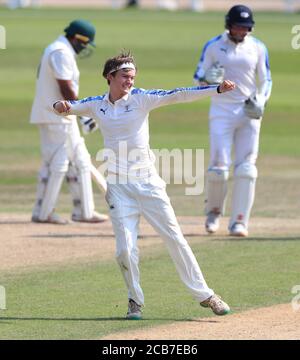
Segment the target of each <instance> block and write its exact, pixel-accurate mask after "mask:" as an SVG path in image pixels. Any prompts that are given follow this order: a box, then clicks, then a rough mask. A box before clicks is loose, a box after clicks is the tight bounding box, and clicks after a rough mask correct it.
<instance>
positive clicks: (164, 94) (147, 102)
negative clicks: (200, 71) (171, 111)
mask: <svg viewBox="0 0 300 360" xmlns="http://www.w3.org/2000/svg"><path fill="white" fill-rule="evenodd" d="M217 87H218V85H208V86H196V87H188V88H176V89H173V90H159V89H154V90H142V89H138V90H137V91H138V92H139V94H140V97H141V100H142V106H143V107H144V108H145V109H146V110H147V111H151V110H153V109H156V108H158V107H161V106H164V105H170V104H177V103H184V102H192V101H196V100H200V99H202V98H204V97H208V96H213V95H216V94H217Z"/></svg>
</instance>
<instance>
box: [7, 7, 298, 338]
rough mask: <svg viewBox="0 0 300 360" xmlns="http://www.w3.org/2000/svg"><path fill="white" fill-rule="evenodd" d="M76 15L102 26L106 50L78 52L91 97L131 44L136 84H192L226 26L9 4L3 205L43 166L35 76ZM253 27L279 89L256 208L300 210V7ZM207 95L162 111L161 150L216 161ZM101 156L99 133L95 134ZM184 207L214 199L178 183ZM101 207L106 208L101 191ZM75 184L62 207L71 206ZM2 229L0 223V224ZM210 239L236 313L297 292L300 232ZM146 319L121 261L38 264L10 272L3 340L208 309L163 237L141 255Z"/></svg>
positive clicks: (25, 198)
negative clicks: (135, 311)
mask: <svg viewBox="0 0 300 360" xmlns="http://www.w3.org/2000/svg"><path fill="white" fill-rule="evenodd" d="M75 18H86V19H88V20H91V21H92V22H93V23H94V24H95V25H96V27H97V37H96V43H97V48H96V49H95V53H94V55H93V56H92V57H90V58H88V59H82V60H79V62H78V64H79V68H80V70H81V93H80V94H81V97H85V96H90V95H97V94H102V93H103V92H104V91H105V89H106V83H105V81H104V79H102V78H101V71H102V65H103V62H104V61H105V59H106V58H107V57H108V56H111V55H113V54H116V53H117V52H118V51H119V50H120V49H121V48H127V49H128V48H129V49H131V50H132V51H133V53H134V54H135V55H136V59H137V63H138V67H139V74H138V77H137V80H136V86H137V87H144V88H165V89H168V88H173V87H177V86H190V85H192V84H193V82H192V77H193V72H194V70H195V66H196V64H197V62H198V57H199V55H200V51H201V48H202V46H203V44H204V43H205V41H207V40H208V39H210V38H211V37H213V36H215V35H217V34H219V33H221V32H222V31H223V22H224V16H223V13H204V14H195V13H190V12H172V13H169V12H164V11H161V12H156V11H142V10H132V11H108V10H105V11H104V10H89V11H87V10H70V9H68V10H66V11H64V10H62V9H59V10H56V9H44V10H42V9H37V10H28V9H25V10H16V11H9V10H7V9H4V8H0V24H1V25H4V26H5V27H6V32H7V49H6V50H0V64H1V66H0V84H1V87H0V103H1V111H0V213H1V212H2V213H14V212H20V213H28V216H30V215H29V214H30V212H31V208H32V204H33V202H34V196H35V182H36V174H37V171H38V168H39V161H40V155H39V136H38V131H37V128H36V127H35V126H33V125H29V114H30V108H31V103H32V100H33V97H34V88H35V74H36V69H37V66H38V63H39V58H40V56H41V54H42V51H43V49H44V47H45V46H46V45H48V43H50V42H51V41H52V40H54V39H55V38H56V37H57V36H58V34H59V33H61V31H62V29H63V28H64V27H65V26H66V24H67V23H68V22H69V21H71V20H73V19H75ZM255 20H256V23H257V26H256V29H255V36H257V37H258V38H259V39H261V40H262V41H264V42H265V43H266V45H267V46H268V48H269V54H270V63H271V70H272V76H273V83H274V85H273V93H272V97H271V99H270V101H269V104H268V107H267V110H266V114H265V117H264V120H263V126H262V133H261V143H260V157H259V161H258V169H259V174H260V177H259V179H258V186H257V198H256V202H255V206H254V209H253V215H254V216H269V217H276V218H278V219H280V218H281V217H283V218H285V217H288V218H295V219H296V221H297V219H299V205H300V192H299V179H300V168H299V156H300V146H299V133H300V123H299V93H300V85H299V84H300V72H299V65H298V64H299V54H300V50H298V51H297V50H293V49H292V48H291V39H292V34H291V29H292V27H293V25H295V24H298V23H299V15H291V14H288V15H287V14H277V13H259V14H257V15H256V17H255ZM208 106H209V101H208V100H205V101H201V102H198V103H193V104H185V105H176V106H170V107H166V108H162V109H159V110H156V111H154V112H153V113H152V119H151V122H150V127H151V145H152V147H153V148H157V149H160V148H169V149H172V148H178V147H179V148H182V149H183V148H193V149H196V148H203V149H204V150H205V160H206V162H207V160H208V124H207V112H208ZM86 143H87V146H88V148H89V150H90V152H91V154H92V157H93V158H95V156H96V153H97V151H98V150H99V149H101V148H102V139H101V136H100V135H99V134H92V135H90V136H89V137H86ZM168 191H169V194H170V195H171V198H172V202H173V204H174V208H175V211H176V213H177V214H180V215H200V214H203V201H204V196H203V195H201V196H199V197H195V196H190V197H188V196H184V192H183V187H180V186H172V185H170V186H169V188H168ZM96 203H97V207H98V208H99V209H100V210H101V211H106V208H105V204H104V200H103V197H102V195H99V194H98V193H97V195H96ZM70 208H71V205H70V197H69V194H68V191H67V189H66V187H64V189H63V193H62V195H61V196H60V203H59V209H58V210H59V211H63V212H68V211H70ZM0 226H1V225H0ZM219 240H220V241H218V239H216V241H212V240H209V241H208V240H207V241H204V242H203V243H201V244H197V239H195V241H194V240H193V249H194V250H195V253H196V255H197V257H198V259H199V261H200V263H201V265H202V268H203V271H204V273H205V274H206V277H207V280H208V282H209V284H210V285H211V286H212V287H214V288H215V289H216V291H217V292H220V293H221V294H222V295H223V296H224V298H225V299H226V300H228V302H230V305H231V306H232V308H233V309H234V311H242V310H246V309H248V308H253V307H260V306H267V305H272V304H276V303H282V302H289V301H290V300H291V288H292V286H294V285H295V284H297V283H298V282H299V271H298V270H299V265H298V264H299V255H298V254H299V245H300V242H299V240H300V238H299V236H298V235H297V234H295V236H294V237H284V236H282V237H277V238H275V237H273V235H272V234H270V235H269V236H267V237H266V239H249V240H243V241H229V240H228V241H226V240H225V239H219ZM142 255H143V256H142V262H141V271H142V285H143V287H144V290H145V295H146V308H145V311H144V313H145V319H146V320H145V321H142V322H126V321H124V320H122V319H121V317H123V316H124V313H125V312H126V303H127V299H126V291H125V287H124V284H123V280H122V278H121V274H120V273H119V269H118V268H117V265H116V264H115V263H114V262H113V261H111V262H105V263H101V264H95V263H91V264H85V265H82V264H78V265H72V266H63V267H62V266H59V267H51V268H49V267H44V268H42V267H39V268H34V269H32V270H30V269H29V270H28V269H27V270H26V271H24V273H23V272H22V271H19V272H18V273H14V272H13V273H8V272H5V273H4V274H1V275H0V284H1V285H3V286H5V287H6V291H7V294H8V295H7V296H8V298H7V304H8V310H6V311H0V338H1V339H4V338H14V339H21V338H30V339H33V338H43V339H49V338H59V339H62V338H64V339H74V338H84V339H87V338H98V337H100V336H103V335H105V334H109V333H111V332H116V331H120V330H122V329H133V328H136V327H144V326H153V325H156V324H160V323H164V322H171V321H177V320H179V321H180V320H186V319H193V318H195V317H199V316H203V317H204V316H205V317H206V316H210V315H211V314H210V312H209V311H205V310H203V309H200V308H199V306H198V304H197V303H196V302H193V301H192V299H191V298H190V296H189V295H188V294H187V292H186V290H185V289H184V288H183V285H181V283H180V281H179V280H178V278H177V275H176V273H175V269H174V267H173V265H172V264H171V262H170V260H169V258H168V257H167V255H166V250H165V249H164V250H162V247H160V246H157V247H155V248H154V249H152V250H151V252H150V251H145V253H143V254H142Z"/></svg>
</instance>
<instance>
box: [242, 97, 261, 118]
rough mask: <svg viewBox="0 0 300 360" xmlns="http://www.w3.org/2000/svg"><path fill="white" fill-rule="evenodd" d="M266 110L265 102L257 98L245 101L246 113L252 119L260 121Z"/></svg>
mask: <svg viewBox="0 0 300 360" xmlns="http://www.w3.org/2000/svg"><path fill="white" fill-rule="evenodd" d="M264 110H265V102H264V100H263V99H260V98H259V97H257V96H252V97H250V98H249V99H247V100H245V106H244V111H245V114H246V115H247V116H248V117H249V118H250V119H260V118H261V117H262V116H263V113H264Z"/></svg>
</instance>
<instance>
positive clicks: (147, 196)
mask: <svg viewBox="0 0 300 360" xmlns="http://www.w3.org/2000/svg"><path fill="white" fill-rule="evenodd" d="M138 196H139V203H140V204H141V206H142V214H143V215H144V217H145V219H146V220H147V221H148V222H149V223H150V225H152V226H153V228H154V229H155V230H156V231H157V232H158V233H159V234H160V235H161V237H162V238H163V239H164V241H165V244H166V246H167V249H168V251H169V253H170V256H171V258H172V260H173V261H174V264H175V266H176V269H177V271H178V273H179V276H180V278H181V280H182V281H183V283H184V284H185V285H186V286H187V288H188V289H189V291H190V292H191V293H192V295H193V296H194V297H195V298H196V299H197V300H198V301H203V300H205V299H207V298H208V297H210V296H211V295H212V294H213V291H212V290H211V289H210V288H209V287H208V286H207V284H206V282H205V280H204V277H203V275H202V272H201V270H200V268H199V265H198V263H197V260H196V258H195V256H194V254H193V252H192V250H191V248H190V246H189V244H188V243H187V241H186V239H185V238H184V236H183V234H182V232H181V229H180V227H179V225H178V222H177V219H176V216H175V213H174V210H173V208H172V205H171V203H170V199H169V197H168V195H167V193H166V190H165V183H164V181H163V180H162V179H161V178H160V177H159V176H158V175H156V176H153V177H152V178H151V180H150V181H149V182H148V183H145V184H144V185H143V186H141V187H140V189H139V194H138Z"/></svg>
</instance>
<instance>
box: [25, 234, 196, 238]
mask: <svg viewBox="0 0 300 360" xmlns="http://www.w3.org/2000/svg"><path fill="white" fill-rule="evenodd" d="M184 236H185V237H203V234H184ZM25 237H28V238H93V237H97V238H99V237H101V238H114V237H115V236H114V235H113V234H62V233H60V234H45V235H37V234H34V235H27V236H25ZM150 238H161V236H160V235H157V234H152V235H139V236H138V239H150Z"/></svg>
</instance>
